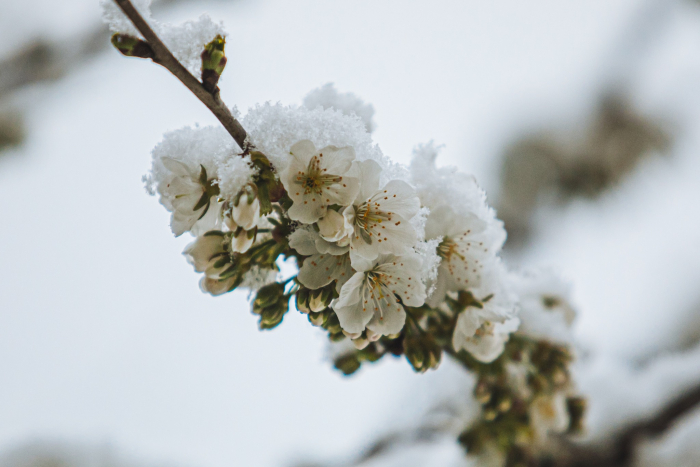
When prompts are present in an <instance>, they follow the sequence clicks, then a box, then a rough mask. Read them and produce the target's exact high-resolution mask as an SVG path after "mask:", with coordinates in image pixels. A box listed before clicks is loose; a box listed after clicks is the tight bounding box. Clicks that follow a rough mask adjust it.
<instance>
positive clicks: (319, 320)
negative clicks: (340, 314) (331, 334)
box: [308, 312, 326, 326]
mask: <svg viewBox="0 0 700 467" xmlns="http://www.w3.org/2000/svg"><path fill="white" fill-rule="evenodd" d="M308 316H309V322H310V323H311V324H313V325H314V326H323V323H324V322H325V321H326V315H325V313H323V312H321V313H314V312H310V313H309V315H308Z"/></svg>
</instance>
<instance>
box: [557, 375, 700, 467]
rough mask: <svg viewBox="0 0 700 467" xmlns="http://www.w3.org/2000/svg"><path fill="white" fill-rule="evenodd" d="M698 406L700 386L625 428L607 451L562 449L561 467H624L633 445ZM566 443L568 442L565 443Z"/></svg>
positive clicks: (659, 432) (631, 458) (576, 447)
mask: <svg viewBox="0 0 700 467" xmlns="http://www.w3.org/2000/svg"><path fill="white" fill-rule="evenodd" d="M698 406H700V384H698V385H697V386H695V387H694V388H691V389H688V390H687V391H685V392H683V394H681V395H680V396H678V397H676V398H675V399H673V400H672V401H670V402H669V403H668V404H666V405H665V406H664V407H662V408H661V410H660V411H658V412H657V413H656V414H655V415H653V416H652V417H650V418H646V419H644V420H642V421H639V422H637V423H634V424H633V425H631V426H628V427H627V428H625V429H624V430H623V431H622V432H621V433H620V434H619V435H618V436H617V437H616V438H615V440H614V441H613V442H612V444H611V445H609V446H610V447H609V448H607V449H600V448H597V447H592V446H586V445H573V444H570V445H568V446H566V450H567V451H568V452H567V453H566V454H565V456H564V457H565V458H566V459H565V460H564V461H562V462H559V463H557V465H558V466H561V467H591V466H595V467H628V466H630V465H632V462H633V461H634V454H635V450H636V447H637V444H638V443H639V442H640V441H641V440H643V439H644V438H653V437H656V436H659V435H662V434H663V433H665V432H666V430H668V429H669V428H671V427H672V426H673V425H674V424H675V423H676V422H677V421H678V420H679V419H681V418H682V417H683V416H685V415H686V414H688V413H689V412H691V411H692V410H693V409H695V408H697V407H698ZM567 444H568V443H567Z"/></svg>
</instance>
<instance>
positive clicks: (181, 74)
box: [114, 0, 252, 152]
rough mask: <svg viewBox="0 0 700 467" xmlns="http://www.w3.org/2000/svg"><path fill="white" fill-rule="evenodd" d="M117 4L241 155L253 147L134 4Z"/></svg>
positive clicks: (228, 112)
mask: <svg viewBox="0 0 700 467" xmlns="http://www.w3.org/2000/svg"><path fill="white" fill-rule="evenodd" d="M114 1H115V2H116V4H117V5H118V6H119V8H121V10H122V11H123V12H124V14H125V15H126V16H127V17H128V18H129V19H130V20H131V22H132V23H134V26H136V29H138V30H139V32H140V33H141V34H142V35H143V37H144V39H145V40H146V42H148V45H150V46H151V48H152V49H153V52H154V54H155V57H154V58H153V61H154V62H155V63H157V64H159V65H162V66H163V67H165V68H166V69H167V70H168V71H169V72H170V73H172V74H173V75H175V77H176V78H177V79H179V80H180V82H182V84H184V85H185V86H187V89H189V90H190V91H192V93H193V94H194V95H195V96H196V97H197V99H199V100H200V101H202V103H203V104H204V105H206V106H207V108H208V109H209V110H211V111H212V113H213V114H214V115H215V116H216V118H218V119H219V121H220V122H221V124H222V125H223V126H224V128H226V130H227V131H228V132H229V133H230V134H231V136H232V137H233V139H234V140H236V143H238V146H240V147H241V149H242V150H243V151H244V152H248V151H249V150H250V149H251V148H252V144H251V143H250V142H249V141H248V135H247V133H246V131H245V129H244V128H243V127H242V126H241V124H240V122H239V121H238V120H236V119H235V118H234V116H233V115H232V114H231V110H229V108H228V107H226V105H225V104H224V103H223V101H222V100H221V98H220V97H219V93H218V91H215V92H214V93H210V92H209V91H207V90H206V89H204V86H203V85H202V83H201V82H200V81H199V80H198V79H197V78H195V77H194V76H192V73H190V72H189V71H187V68H185V67H184V66H183V65H182V63H180V62H179V61H178V59H177V58H175V56H174V55H173V54H172V52H170V50H169V49H168V47H167V46H166V45H165V44H163V41H161V40H160V39H159V38H158V36H157V35H156V33H155V32H154V31H153V29H151V27H150V26H149V25H148V23H147V22H146V20H145V19H143V16H141V14H140V13H139V12H138V10H136V8H134V5H133V4H132V3H131V1H130V0H114Z"/></svg>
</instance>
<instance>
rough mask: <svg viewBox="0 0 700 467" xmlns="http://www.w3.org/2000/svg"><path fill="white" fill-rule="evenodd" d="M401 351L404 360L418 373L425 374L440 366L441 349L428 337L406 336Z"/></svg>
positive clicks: (418, 335) (420, 335)
mask: <svg viewBox="0 0 700 467" xmlns="http://www.w3.org/2000/svg"><path fill="white" fill-rule="evenodd" d="M403 349H404V354H405V355H406V359H408V361H409V363H410V364H411V366H412V367H413V369H414V370H415V371H417V372H419V373H425V372H426V371H428V370H430V369H434V368H437V367H438V366H439V365H440V359H441V357H442V349H441V348H440V346H439V345H438V344H437V343H436V342H435V340H434V339H433V337H432V336H430V335H423V334H406V337H405V338H404V340H403Z"/></svg>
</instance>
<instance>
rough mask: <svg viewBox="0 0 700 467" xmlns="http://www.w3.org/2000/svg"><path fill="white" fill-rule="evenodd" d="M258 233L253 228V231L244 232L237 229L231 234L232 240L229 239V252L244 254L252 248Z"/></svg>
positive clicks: (241, 229)
mask: <svg viewBox="0 0 700 467" xmlns="http://www.w3.org/2000/svg"><path fill="white" fill-rule="evenodd" d="M257 233H258V228H257V227H255V228H254V229H253V230H245V229H244V228H243V227H238V229H236V231H235V232H234V233H233V238H232V239H231V250H232V251H235V252H236V253H245V252H246V251H248V250H249V249H250V247H251V246H253V242H255V237H256V235H257Z"/></svg>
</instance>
